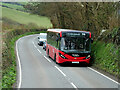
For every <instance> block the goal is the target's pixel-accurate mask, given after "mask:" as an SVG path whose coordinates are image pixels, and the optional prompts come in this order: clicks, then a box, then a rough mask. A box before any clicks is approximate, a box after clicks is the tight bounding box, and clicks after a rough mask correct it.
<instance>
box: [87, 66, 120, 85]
mask: <svg viewBox="0 0 120 90" xmlns="http://www.w3.org/2000/svg"><path fill="white" fill-rule="evenodd" d="M87 68H88V69H90V70H92V71H94V72H96V73H98V74H100V75H102V76H103V77H105V78H107V79H109V80H111V81H113V82H114V83H116V84H119V85H120V83H119V82H117V81H115V80H113V79H111V78H110V77H108V76H106V75H104V74H102V73H100V72H98V71H96V70H95V69H93V68H90V67H87Z"/></svg>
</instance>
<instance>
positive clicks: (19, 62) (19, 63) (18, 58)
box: [16, 38, 22, 88]
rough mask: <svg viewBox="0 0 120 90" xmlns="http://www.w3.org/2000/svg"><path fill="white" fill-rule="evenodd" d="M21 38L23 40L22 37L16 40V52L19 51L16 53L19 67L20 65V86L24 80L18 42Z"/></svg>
mask: <svg viewBox="0 0 120 90" xmlns="http://www.w3.org/2000/svg"><path fill="white" fill-rule="evenodd" d="M20 40H21V38H20V39H18V40H17V41H16V53H17V54H16V55H17V60H18V67H19V84H18V88H20V87H21V82H22V69H21V61H20V57H19V54H18V42H19V41H20Z"/></svg>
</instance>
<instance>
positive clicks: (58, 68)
mask: <svg viewBox="0 0 120 90" xmlns="http://www.w3.org/2000/svg"><path fill="white" fill-rule="evenodd" d="M55 68H57V69H58V71H60V72H61V73H62V74H63V76H65V77H66V75H65V74H64V73H63V72H62V71H61V70H60V69H59V68H58V67H57V66H55Z"/></svg>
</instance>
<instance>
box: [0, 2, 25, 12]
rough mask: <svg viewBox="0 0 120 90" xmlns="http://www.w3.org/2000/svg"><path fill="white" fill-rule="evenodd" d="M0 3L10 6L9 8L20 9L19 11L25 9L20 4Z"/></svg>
mask: <svg viewBox="0 0 120 90" xmlns="http://www.w3.org/2000/svg"><path fill="white" fill-rule="evenodd" d="M0 5H3V6H4V7H8V8H11V9H16V10H20V11H24V10H25V8H24V7H23V6H21V5H16V4H9V3H0Z"/></svg>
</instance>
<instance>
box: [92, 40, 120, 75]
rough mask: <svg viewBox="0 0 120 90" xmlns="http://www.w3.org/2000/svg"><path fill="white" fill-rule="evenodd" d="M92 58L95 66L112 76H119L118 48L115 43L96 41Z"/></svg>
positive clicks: (93, 45)
mask: <svg viewBox="0 0 120 90" xmlns="http://www.w3.org/2000/svg"><path fill="white" fill-rule="evenodd" d="M92 56H93V57H94V64H93V65H94V66H95V67H97V68H99V69H102V70H104V71H106V72H108V73H110V74H112V75H115V76H117V75H118V73H119V71H120V69H119V67H118V48H117V47H116V45H115V44H113V43H105V42H103V41H96V42H94V43H93V44H92Z"/></svg>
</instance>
